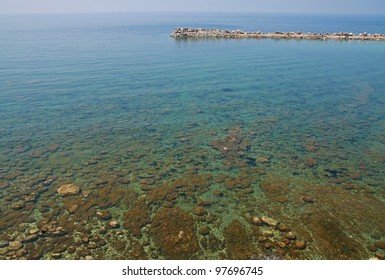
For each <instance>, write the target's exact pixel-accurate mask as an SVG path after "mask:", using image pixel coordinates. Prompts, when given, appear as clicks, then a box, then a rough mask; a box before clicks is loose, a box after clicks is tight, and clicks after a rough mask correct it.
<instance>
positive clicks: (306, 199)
mask: <svg viewBox="0 0 385 280" xmlns="http://www.w3.org/2000/svg"><path fill="white" fill-rule="evenodd" d="M301 200H302V201H303V202H305V203H314V202H315V199H314V198H312V197H311V196H308V195H303V196H301Z"/></svg>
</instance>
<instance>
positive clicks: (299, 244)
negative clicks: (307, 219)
mask: <svg viewBox="0 0 385 280" xmlns="http://www.w3.org/2000/svg"><path fill="white" fill-rule="evenodd" d="M293 247H294V249H297V250H304V249H305V248H306V242H305V241H303V240H297V241H295V243H294V245H293Z"/></svg>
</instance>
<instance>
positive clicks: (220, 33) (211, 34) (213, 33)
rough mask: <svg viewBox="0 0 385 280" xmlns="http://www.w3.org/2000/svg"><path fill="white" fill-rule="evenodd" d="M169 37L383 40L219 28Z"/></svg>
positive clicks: (184, 31)
mask: <svg viewBox="0 0 385 280" xmlns="http://www.w3.org/2000/svg"><path fill="white" fill-rule="evenodd" d="M170 36H171V37H174V38H177V39H186V38H195V39H204V38H228V39H245V38H254V39H295V40H362V41H385V35H384V34H368V33H366V32H365V33H360V34H354V33H351V32H349V33H347V32H337V33H333V34H330V33H325V34H322V33H309V32H308V33H305V32H281V31H276V32H268V33H263V32H260V31H257V32H245V31H241V30H221V29H206V28H176V29H175V30H174V32H172V33H171V34H170Z"/></svg>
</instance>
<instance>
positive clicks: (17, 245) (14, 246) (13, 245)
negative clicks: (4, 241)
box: [8, 241, 23, 251]
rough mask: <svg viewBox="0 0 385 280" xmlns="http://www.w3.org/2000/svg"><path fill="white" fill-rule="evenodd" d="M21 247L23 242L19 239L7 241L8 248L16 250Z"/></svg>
mask: <svg viewBox="0 0 385 280" xmlns="http://www.w3.org/2000/svg"><path fill="white" fill-rule="evenodd" d="M21 247H23V244H22V243H21V242H20V241H12V242H9V246H8V250H10V251H16V250H19V249H20V248H21Z"/></svg>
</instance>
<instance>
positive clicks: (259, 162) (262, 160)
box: [255, 156, 270, 164]
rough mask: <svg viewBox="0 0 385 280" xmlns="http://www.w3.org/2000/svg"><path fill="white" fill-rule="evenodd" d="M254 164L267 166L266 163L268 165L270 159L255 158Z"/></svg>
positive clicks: (263, 157)
mask: <svg viewBox="0 0 385 280" xmlns="http://www.w3.org/2000/svg"><path fill="white" fill-rule="evenodd" d="M255 162H256V163H257V164H267V163H270V159H269V158H268V157H265V156H261V157H257V158H256V159H255Z"/></svg>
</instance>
